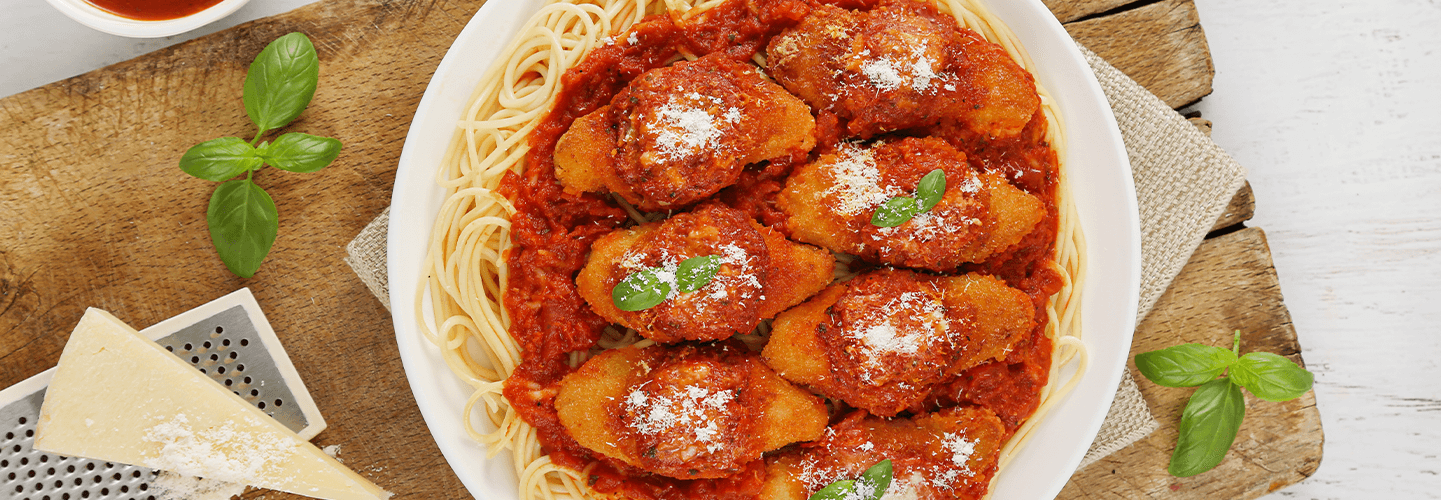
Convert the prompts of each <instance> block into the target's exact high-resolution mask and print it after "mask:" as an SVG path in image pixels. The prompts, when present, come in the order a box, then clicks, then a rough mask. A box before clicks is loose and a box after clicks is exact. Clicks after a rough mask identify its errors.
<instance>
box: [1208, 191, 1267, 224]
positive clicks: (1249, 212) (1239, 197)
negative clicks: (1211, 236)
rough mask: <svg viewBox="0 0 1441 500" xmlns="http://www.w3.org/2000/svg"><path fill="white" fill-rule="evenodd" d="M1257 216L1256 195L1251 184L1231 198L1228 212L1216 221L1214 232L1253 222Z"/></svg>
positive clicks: (1227, 207) (1223, 213) (1227, 208)
mask: <svg viewBox="0 0 1441 500" xmlns="http://www.w3.org/2000/svg"><path fill="white" fill-rule="evenodd" d="M1255 215H1256V193H1255V191H1252V190H1251V183H1250V182H1247V183H1246V185H1244V186H1241V190H1240V191H1236V196H1233V197H1231V203H1230V204H1228V205H1226V211H1225V212H1221V217H1219V218H1217V219H1216V224H1215V225H1212V226H1211V230H1212V231H1220V230H1222V229H1226V228H1229V227H1231V226H1235V225H1237V224H1240V223H1242V222H1246V221H1248V220H1251V217H1253V216H1255Z"/></svg>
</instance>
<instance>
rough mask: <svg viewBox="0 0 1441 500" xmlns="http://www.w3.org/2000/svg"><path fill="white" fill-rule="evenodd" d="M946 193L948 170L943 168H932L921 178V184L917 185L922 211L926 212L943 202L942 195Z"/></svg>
mask: <svg viewBox="0 0 1441 500" xmlns="http://www.w3.org/2000/svg"><path fill="white" fill-rule="evenodd" d="M945 194H946V172H945V171H944V170H941V169H939V168H938V169H935V170H932V171H931V173H929V174H926V176H925V177H922V178H921V183H920V185H918V186H916V200H917V201H918V202H919V203H920V205H921V206H920V211H919V212H917V213H926V212H929V211H931V209H932V208H935V207H936V204H937V203H940V202H941V197H943V196H945Z"/></svg>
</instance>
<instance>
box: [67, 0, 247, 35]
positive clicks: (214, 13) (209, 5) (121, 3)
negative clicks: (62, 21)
mask: <svg viewBox="0 0 1441 500" xmlns="http://www.w3.org/2000/svg"><path fill="white" fill-rule="evenodd" d="M47 1H48V2H49V3H50V6H51V7H55V10H58V11H60V13H62V14H65V15H66V16H68V17H70V18H71V19H74V20H75V21H76V22H79V23H80V24H83V25H85V26H88V27H90V28H92V29H95V30H96V31H101V32H104V33H109V34H112V35H119V36H125V37H131V38H159V37H165V36H171V35H178V34H181V33H184V32H187V31H190V30H193V29H196V28H199V27H201V26H205V25H207V24H210V23H212V22H215V21H217V20H220V19H221V18H223V17H225V16H228V15H230V14H231V13H232V12H235V11H236V10H238V9H240V7H242V6H244V5H245V4H246V2H249V1H250V0H47Z"/></svg>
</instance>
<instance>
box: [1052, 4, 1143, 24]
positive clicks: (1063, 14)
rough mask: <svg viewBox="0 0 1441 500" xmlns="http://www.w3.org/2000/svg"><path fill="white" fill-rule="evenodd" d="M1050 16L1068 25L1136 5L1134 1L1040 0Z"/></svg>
mask: <svg viewBox="0 0 1441 500" xmlns="http://www.w3.org/2000/svg"><path fill="white" fill-rule="evenodd" d="M1042 3H1044V4H1046V8H1047V9H1051V14H1053V15H1055V16H1056V19H1057V20H1059V21H1061V22H1062V23H1069V22H1071V21H1075V20H1077V19H1081V18H1084V17H1087V16H1095V15H1098V14H1101V13H1104V12H1108V11H1112V10H1116V9H1119V8H1121V7H1124V6H1126V5H1129V4H1132V3H1136V0H1042Z"/></svg>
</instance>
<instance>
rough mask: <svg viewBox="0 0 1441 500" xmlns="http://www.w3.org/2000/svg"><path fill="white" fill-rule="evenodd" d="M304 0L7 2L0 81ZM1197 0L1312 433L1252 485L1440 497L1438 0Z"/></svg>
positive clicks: (61, 72)
mask: <svg viewBox="0 0 1441 500" xmlns="http://www.w3.org/2000/svg"><path fill="white" fill-rule="evenodd" d="M310 1H312V0H253V1H252V2H251V3H250V4H249V5H247V6H246V7H244V8H243V9H241V10H240V11H238V12H237V13H236V14H235V15H232V16H231V17H229V18H227V19H225V20H223V21H221V22H220V23H217V24H215V25H211V26H209V27H206V28H203V29H202V30H199V31H196V32H192V33H189V34H186V35H181V36H177V37H169V38H163V39H157V40H131V39H125V38H120V37H115V36H111V35H105V34H102V33H99V32H95V31H91V30H89V29H88V28H85V27H84V26H81V25H79V24H78V23H75V22H74V21H71V20H70V19H68V18H66V17H64V16H62V15H61V14H60V13H59V12H57V11H55V10H53V9H51V8H50V7H49V5H47V4H45V3H44V2H41V1H39V0H26V1H23V2H22V1H20V0H6V1H5V2H4V3H5V4H6V5H5V6H4V11H5V15H4V16H0V68H3V70H0V96H8V95H11V94H14V93H18V92H21V91H24V90H27V89H30V88H33V87H37V86H40V85H44V84H47V83H50V82H52V81H55V80H59V79H62V78H67V77H70V76H74V75H78V74H81V73H84V72H87V71H90V70H93V69H96V68H99V67H102V66H105V65H108V64H111V63H115V62H119V61H121V60H125V59H129V58H131V57H135V56H138V55H140V54H143V53H146V52H149V51H152V50H156V49H159V48H162V47H166V46H169V45H172V44H175V43H179V42H181V41H185V40H188V39H191V38H194V37H196V36H200V35H203V34H206V33H211V32H215V31H219V30H221V29H224V28H226V27H229V26H233V25H236V24H239V23H242V22H245V21H248V20H251V19H256V18H260V17H265V16H269V15H273V14H277V13H281V12H285V11H288V10H290V9H293V8H295V7H298V6H301V5H304V4H307V3H310ZM1195 1H1196V4H1197V7H1198V8H1199V10H1200V13H1201V20H1202V26H1203V27H1204V29H1205V30H1206V35H1207V40H1208V41H1209V43H1210V48H1211V52H1212V55H1213V58H1214V63H1215V66H1216V78H1215V82H1214V86H1215V92H1214V93H1213V94H1212V95H1211V96H1209V97H1207V98H1206V99H1205V100H1203V101H1201V103H1199V104H1198V105H1195V106H1193V108H1192V109H1194V110H1198V111H1200V112H1201V113H1202V114H1203V117H1205V118H1208V119H1210V120H1212V121H1213V122H1214V123H1215V131H1214V134H1213V138H1214V139H1215V140H1216V142H1217V143H1219V144H1220V145H1221V146H1222V147H1224V148H1225V149H1226V150H1227V151H1229V152H1230V153H1231V154H1233V155H1234V156H1235V157H1236V158H1237V159H1238V160H1239V161H1240V162H1241V163H1242V164H1243V165H1245V166H1246V167H1247V168H1248V169H1249V170H1250V176H1249V179H1250V182H1251V185H1252V187H1253V188H1254V189H1255V193H1256V200H1257V206H1256V215H1255V218H1254V219H1252V221H1250V222H1249V223H1248V225H1251V226H1256V227H1263V228H1265V229H1266V234H1267V237H1268V239H1269V241H1270V245H1271V251H1272V256H1273V258H1274V261H1275V266H1276V269H1277V272H1278V273H1279V275H1280V279H1281V283H1282V289H1283V291H1284V293H1285V296H1286V305H1287V307H1288V308H1289V309H1290V313H1291V317H1292V319H1293V320H1294V322H1295V326H1296V331H1297V332H1298V336H1299V338H1300V342H1301V346H1302V348H1303V356H1304V358H1305V359H1306V362H1307V365H1308V366H1309V367H1310V369H1311V370H1312V371H1314V372H1315V373H1316V375H1317V378H1316V400H1317V406H1318V408H1319V409H1320V413H1321V417H1322V420H1323V425H1324V429H1325V434H1326V443H1325V453H1324V456H1323V459H1322V463H1321V466H1320V469H1319V470H1318V471H1317V472H1316V474H1315V475H1314V476H1312V477H1311V478H1309V479H1307V480H1305V481H1303V482H1301V483H1299V484H1296V485H1294V486H1291V487H1289V488H1287V489H1284V490H1281V491H1279V492H1277V493H1275V494H1273V495H1271V496H1270V497H1267V498H1311V499H1332V498H1335V499H1356V498H1392V499H1441V458H1438V455H1441V384H1438V383H1437V382H1436V378H1438V377H1441V362H1438V357H1441V328H1438V326H1437V325H1441V307H1438V306H1435V305H1431V306H1428V305H1427V304H1428V303H1429V299H1431V298H1433V297H1436V296H1438V295H1441V97H1438V95H1441V94H1438V92H1437V91H1438V89H1441V30H1438V29H1437V26H1441V1H1438V0H1377V1H1371V2H1346V1H1342V0H1310V1H1306V0H1277V1H1270V2H1257V1H1254V0H1195ZM1118 3H1125V2H1118ZM3 153H4V152H0V154H3Z"/></svg>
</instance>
